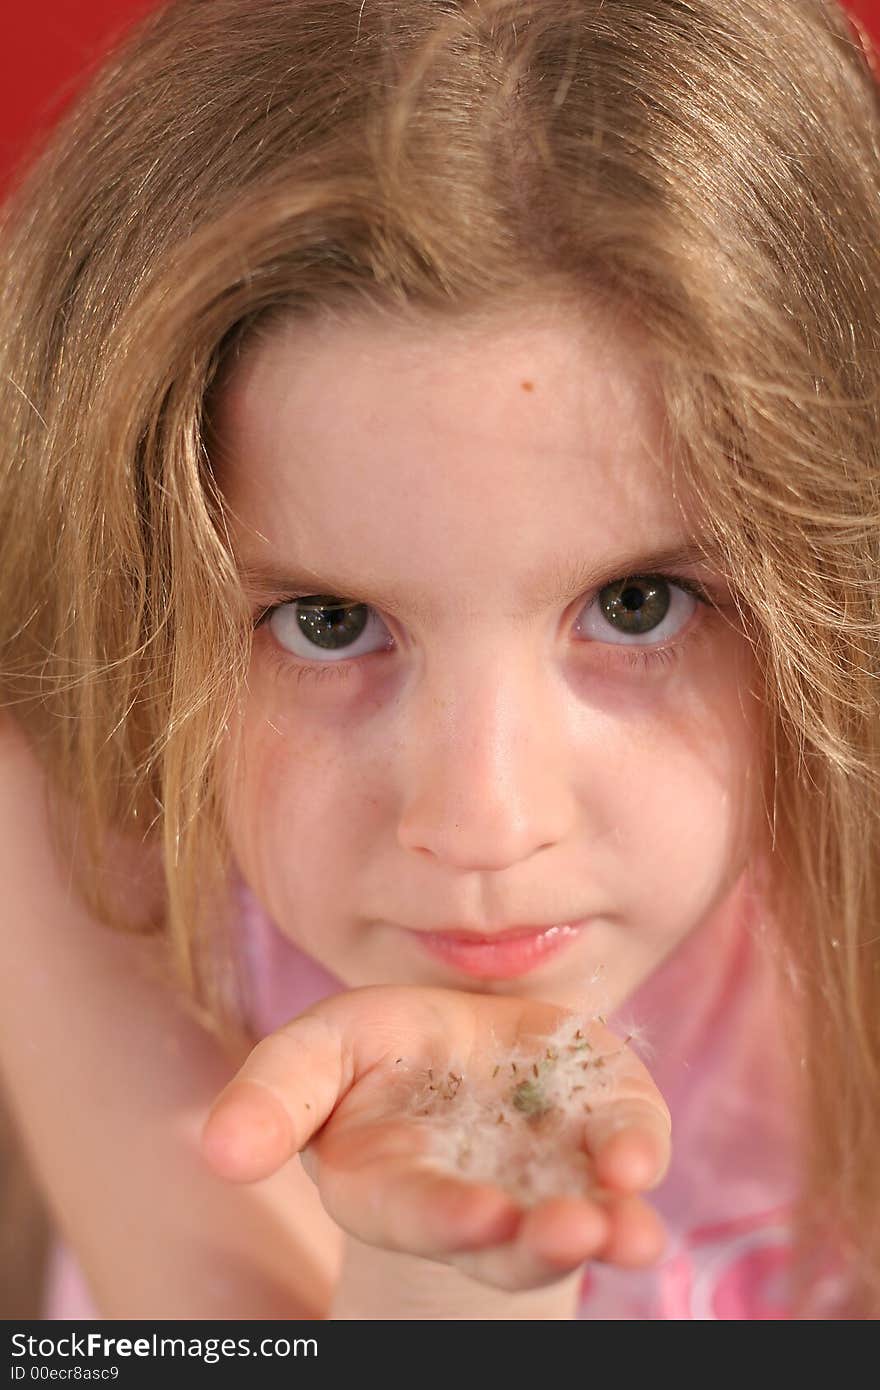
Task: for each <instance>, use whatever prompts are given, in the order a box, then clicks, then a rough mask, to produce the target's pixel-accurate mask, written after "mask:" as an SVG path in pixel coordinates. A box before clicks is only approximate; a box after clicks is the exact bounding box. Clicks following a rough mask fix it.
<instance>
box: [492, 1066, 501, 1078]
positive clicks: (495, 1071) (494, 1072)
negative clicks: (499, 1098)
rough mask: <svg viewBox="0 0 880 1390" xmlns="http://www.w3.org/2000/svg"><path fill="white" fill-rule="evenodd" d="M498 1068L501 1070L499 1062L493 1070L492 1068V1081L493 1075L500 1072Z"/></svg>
mask: <svg viewBox="0 0 880 1390" xmlns="http://www.w3.org/2000/svg"><path fill="white" fill-rule="evenodd" d="M500 1070H501V1063H500V1062H499V1063H498V1065H497V1067H496V1068H495V1070H494V1071H493V1073H492V1080H493V1081H494V1080H495V1077H496V1076H497V1075H498V1073H499V1072H500Z"/></svg>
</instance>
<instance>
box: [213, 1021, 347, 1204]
mask: <svg viewBox="0 0 880 1390" xmlns="http://www.w3.org/2000/svg"><path fill="white" fill-rule="evenodd" d="M348 1070H349V1067H348V1066H347V1064H346V1061H345V1049H344V1048H343V1040H342V1036H341V1033H340V1031H339V1029H338V1028H337V1027H335V1026H334V1023H333V1020H332V1018H330V1017H328V1016H326V1015H323V1014H319V1013H305V1014H303V1015H301V1017H299V1018H295V1019H293V1021H292V1022H291V1023H288V1024H285V1025H284V1027H283V1028H280V1029H278V1031H277V1032H275V1033H272V1034H270V1035H269V1037H266V1038H263V1039H262V1041H260V1042H259V1043H257V1045H256V1047H255V1048H254V1050H253V1052H251V1054H250V1056H249V1057H248V1058H247V1060H246V1061H245V1063H244V1065H243V1066H242V1067H241V1068H240V1069H239V1071H238V1072H237V1073H236V1075H235V1076H234V1077H233V1078H232V1080H231V1081H230V1082H229V1084H228V1085H227V1086H226V1087H224V1089H223V1090H222V1091H221V1092H220V1095H219V1096H218V1097H217V1099H216V1100H215V1101H214V1104H213V1105H212V1107H211V1109H210V1111H209V1113H208V1117H207V1119H206V1121H205V1124H204V1126H203V1128H202V1133H201V1138H200V1150H201V1153H202V1156H203V1158H204V1159H205V1160H206V1162H207V1163H208V1164H209V1166H210V1167H211V1168H212V1169H213V1171H214V1172H215V1173H216V1174H217V1175H218V1176H219V1177H221V1178H226V1179H228V1180H229V1181H231V1182H242V1183H248V1182H258V1181H260V1180H261V1179H263V1178H268V1177H271V1175H272V1174H273V1173H275V1172H277V1170H278V1169H279V1168H281V1167H282V1166H283V1165H284V1164H285V1163H287V1162H288V1160H289V1159H291V1158H292V1157H293V1155H294V1154H296V1153H299V1151H300V1150H301V1149H303V1148H304V1147H305V1146H306V1144H308V1142H309V1140H310V1139H311V1137H312V1135H313V1134H314V1133H315V1131H316V1130H318V1129H320V1127H321V1126H322V1125H323V1124H324V1123H325V1121H326V1120H327V1119H328V1118H329V1116H330V1115H331V1114H332V1112H333V1109H334V1107H335V1106H336V1104H337V1102H338V1100H339V1098H340V1096H341V1095H342V1094H344V1092H345V1091H347V1090H348V1088H349V1086H350V1085H351V1082H352V1079H353V1078H352V1077H351V1076H349V1075H347V1072H348Z"/></svg>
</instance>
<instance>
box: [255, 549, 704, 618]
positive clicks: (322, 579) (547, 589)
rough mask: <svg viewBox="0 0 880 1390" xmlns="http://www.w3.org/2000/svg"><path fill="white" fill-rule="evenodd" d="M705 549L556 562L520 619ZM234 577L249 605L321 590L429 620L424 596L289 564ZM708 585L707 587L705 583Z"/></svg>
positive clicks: (696, 559)
mask: <svg viewBox="0 0 880 1390" xmlns="http://www.w3.org/2000/svg"><path fill="white" fill-rule="evenodd" d="M711 564H712V561H711V557H710V556H709V554H708V553H707V551H706V549H705V547H704V546H703V545H701V544H700V543H699V542H696V541H688V542H680V543H679V544H678V545H672V546H666V547H664V548H662V549H659V550H652V551H650V552H644V551H642V552H640V553H638V554H634V553H632V552H628V553H625V554H624V553H621V554H618V555H611V556H609V557H608V558H607V559H605V560H603V561H602V563H601V564H598V563H597V562H596V561H595V560H583V559H580V560H576V561H574V562H568V563H565V564H560V565H559V566H558V567H557V569H556V571H555V572H554V573H553V574H552V575H551V577H550V579H549V581H548V583H546V584H545V585H544V587H543V588H541V587H537V588H536V589H535V590H534V596H533V598H532V600H531V603H530V604H529V606H528V611H527V612H523V614H522V616H523V617H528V616H530V614H531V613H537V612H540V611H541V610H542V609H544V608H547V607H552V606H554V605H557V604H560V603H565V602H569V601H570V600H571V599H574V598H577V597H578V595H579V594H582V593H586V592H587V591H588V590H590V589H594V588H597V587H600V586H602V585H604V584H609V583H611V582H612V581H613V580H615V579H624V578H627V577H629V576H634V575H636V574H661V573H664V572H669V571H672V572H674V571H675V570H677V569H680V568H693V567H695V566H711ZM238 568H239V575H240V578H241V581H242V584H243V586H244V589H245V592H246V594H247V597H248V599H249V600H250V601H251V602H253V603H260V604H264V605H267V606H268V605H270V604H272V603H277V602H280V601H281V600H282V599H284V598H290V597H292V596H293V595H302V596H306V595H310V594H324V595H332V596H333V597H335V598H339V599H347V600H348V601H349V602H352V603H367V604H370V605H371V606H374V607H377V608H381V609H383V610H384V611H385V612H386V613H388V614H390V615H391V616H392V617H394V618H402V617H404V616H406V615H407V614H408V615H409V616H411V617H414V618H415V619H416V620H418V621H420V622H427V621H429V620H430V616H431V608H430V603H429V602H428V601H427V599H426V598H425V597H423V596H421V595H419V594H418V593H414V592H412V591H407V592H405V593H404V592H403V591H401V589H400V588H397V587H393V586H391V587H387V588H382V587H380V586H377V585H375V584H373V583H371V582H367V583H364V582H363V581H361V580H352V579H351V578H349V577H346V576H343V575H339V574H336V575H333V574H331V573H329V572H328V571H326V570H325V571H324V572H323V573H322V574H321V575H318V573H317V571H315V570H309V569H302V570H297V569H296V568H295V567H293V566H285V567H283V568H282V567H280V566H277V565H275V564H268V563H267V564H263V563H260V562H257V561H253V562H248V561H240V562H239V567H238ZM710 587H711V585H710Z"/></svg>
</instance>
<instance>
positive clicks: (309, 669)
mask: <svg viewBox="0 0 880 1390" xmlns="http://www.w3.org/2000/svg"><path fill="white" fill-rule="evenodd" d="M626 577H633V578H635V575H633V576H626ZM639 577H640V578H642V579H662V580H664V581H665V582H666V583H667V584H674V585H675V586H676V587H677V588H679V589H684V591H685V593H688V594H691V595H692V596H693V597H694V598H695V599H697V600H698V601H699V602H700V603H702V604H703V605H705V606H706V607H707V608H717V607H718V604H717V602H716V601H715V599H714V598H713V597H712V595H711V594H710V593H709V591H708V590H707V589H704V588H703V586H702V584H699V583H698V582H697V581H696V580H695V579H685V578H683V577H682V576H681V575H677V574H650V575H648V574H643V575H639ZM614 582H615V581H614V580H610V581H609V584H613V583H614ZM604 588H608V584H603V585H602V589H604ZM314 592H315V591H314V590H312V591H310V592H309V593H305V592H304V593H301V594H289V595H288V596H287V597H286V598H284V599H280V600H279V601H278V602H277V603H273V604H271V605H270V606H269V607H268V608H263V609H261V610H260V612H259V613H258V614H257V616H256V618H255V620H254V630H255V631H256V630H257V629H258V628H260V627H262V625H263V623H265V622H266V621H267V620H268V619H269V618H271V616H272V614H273V613H274V612H275V610H276V609H278V608H283V607H284V606H285V604H288V603H296V602H298V600H300V599H304V598H310V597H311V596H312V594H313V593H314ZM596 592H597V593H601V589H597V591H596ZM351 602H352V606H354V600H352V601H351ZM702 626H703V625H702V623H701V624H699V625H698V627H697V629H696V631H695V632H694V633H693V634H692V635H691V637H685V638H680V639H678V640H677V641H675V642H674V643H673V644H672V645H670V646H665V647H664V646H658V647H625V646H623V645H620V644H615V643H604V644H603V643H601V642H597V643H595V645H596V646H599V647H601V646H603V645H604V646H609V645H613V646H615V648H616V649H617V650H619V651H621V652H623V653H625V655H624V656H623V658H622V664H623V665H624V666H628V667H629V668H630V669H631V670H648V669H656V668H658V667H660V666H663V665H669V666H671V665H672V664H673V663H675V662H677V661H678V660H679V658H680V657H681V656H682V654H683V652H684V649H685V647H687V646H689V644H690V641H691V640H692V638H695V637H697V636H698V635H699V634H700V631H701V629H702ZM268 657H269V661H270V662H271V664H272V666H273V668H274V669H275V670H277V671H279V672H280V673H281V674H282V675H284V676H286V677H290V676H291V675H292V676H294V677H295V678H296V681H297V683H299V682H302V681H321V680H340V679H342V680H344V679H346V677H348V676H349V675H351V671H352V667H353V665H354V662H353V661H337V662H327V661H322V662H313V663H312V662H304V661H302V660H301V659H300V658H299V657H294V656H291V654H290V653H289V652H285V651H284V650H283V648H281V647H275V646H270V647H269V651H268ZM620 660H621V659H620V658H617V657H614V658H612V659H611V660H610V661H609V662H608V665H609V668H610V667H613V666H617V665H619V664H620Z"/></svg>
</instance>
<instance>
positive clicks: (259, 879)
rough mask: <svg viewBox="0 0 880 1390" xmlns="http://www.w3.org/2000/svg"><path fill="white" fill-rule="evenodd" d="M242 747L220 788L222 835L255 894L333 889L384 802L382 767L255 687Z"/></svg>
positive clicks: (330, 727)
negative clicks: (313, 885)
mask: <svg viewBox="0 0 880 1390" xmlns="http://www.w3.org/2000/svg"><path fill="white" fill-rule="evenodd" d="M287 710H291V713H289V714H288V713H287ZM239 746H240V749H241V752H240V756H239V759H238V763H237V766H236V767H235V768H234V769H233V768H232V767H231V766H229V765H228V766H227V770H226V774H225V778H224V784H225V786H224V795H225V817H226V819H225V826H226V834H227V837H228V840H229V843H230V845H231V847H232V850H233V853H234V854H235V857H236V859H237V861H238V864H239V866H240V868H241V870H242V871H243V873H244V875H245V877H246V879H247V880H248V882H249V883H250V885H251V886H252V888H254V890H255V891H257V892H258V893H259V892H260V891H261V890H262V891H263V893H264V895H265V897H264V900H265V901H267V902H270V901H272V900H273V899H275V898H276V897H277V896H278V893H279V892H280V893H286V892H288V891H290V886H291V884H292V883H293V882H294V880H298V881H299V882H300V884H301V886H302V887H304V886H305V882H306V880H307V879H308V880H312V879H315V880H318V881H321V882H323V883H324V884H327V883H329V882H332V881H333V877H332V875H333V873H334V871H335V872H337V873H338V872H339V871H340V870H341V869H342V866H343V864H344V862H345V861H346V859H347V857H349V856H351V855H352V854H353V853H354V852H355V851H356V849H357V846H358V845H360V844H362V843H364V842H366V841H367V840H368V839H369V833H370V826H371V824H372V823H373V821H374V819H375V816H376V813H377V811H376V808H377V807H378V805H379V797H380V792H381V787H377V786H374V784H373V781H372V780H371V778H379V779H380V780H381V779H382V777H383V775H384V776H385V777H387V764H383V763H382V761H381V760H380V759H376V758H375V757H372V758H371V757H369V756H368V753H367V751H366V750H365V748H364V746H363V742H362V741H361V740H358V738H357V737H356V735H355V734H354V733H353V731H352V730H351V728H349V727H348V726H347V725H346V724H345V723H341V722H340V721H339V720H338V718H337V719H335V720H333V721H332V722H329V721H327V720H326V719H318V718H315V717H310V715H309V713H308V712H307V711H304V710H303V709H302V707H301V706H300V707H299V708H298V709H297V710H293V701H292V700H291V699H290V698H289V697H288V698H287V699H285V700H282V699H281V698H279V693H278V692H277V691H273V690H272V688H271V683H269V689H267V690H264V689H261V687H260V685H259V684H258V683H257V682H253V683H252V686H251V691H250V695H249V698H248V702H247V709H246V712H245V714H244V717H243V720H242V723H241V734H240V740H239ZM371 768H372V769H373V772H372V773H371V771H370V769H371ZM304 865H307V866H308V872H307V873H304V872H303V866H304Z"/></svg>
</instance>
